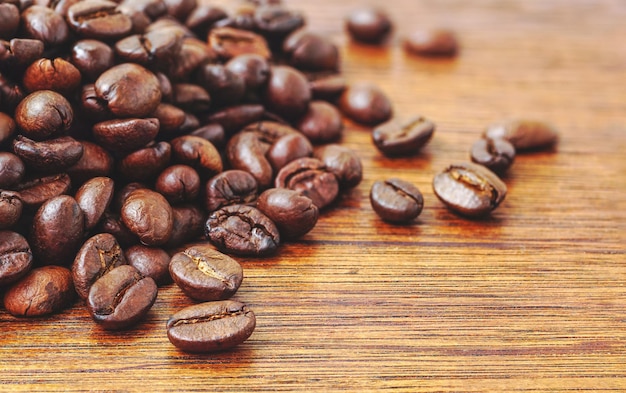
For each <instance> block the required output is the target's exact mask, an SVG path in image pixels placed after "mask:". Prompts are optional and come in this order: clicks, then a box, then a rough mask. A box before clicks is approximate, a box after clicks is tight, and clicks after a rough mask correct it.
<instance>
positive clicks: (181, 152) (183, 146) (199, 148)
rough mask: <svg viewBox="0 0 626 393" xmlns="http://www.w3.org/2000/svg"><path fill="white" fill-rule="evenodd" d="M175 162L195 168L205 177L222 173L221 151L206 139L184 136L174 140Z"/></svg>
mask: <svg viewBox="0 0 626 393" xmlns="http://www.w3.org/2000/svg"><path fill="white" fill-rule="evenodd" d="M170 143H171V145H172V156H173V159H174V161H176V162H179V163H181V164H185V165H189V166H191V167H193V168H195V169H196V170H197V171H198V172H199V173H200V174H201V175H203V176H213V175H215V174H216V173H219V172H221V171H222V168H223V167H222V158H221V156H220V153H219V151H218V150H217V149H216V148H215V146H213V144H212V143H211V142H209V141H207V140H206V139H202V138H200V137H197V136H192V135H184V136H180V137H178V138H175V139H172V141H171V142H170Z"/></svg>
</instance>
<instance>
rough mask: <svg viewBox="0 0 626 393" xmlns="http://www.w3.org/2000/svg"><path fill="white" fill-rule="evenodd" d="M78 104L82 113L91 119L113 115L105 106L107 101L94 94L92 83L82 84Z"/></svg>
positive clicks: (103, 118)
mask: <svg viewBox="0 0 626 393" xmlns="http://www.w3.org/2000/svg"><path fill="white" fill-rule="evenodd" d="M78 105H79V106H80V109H81V110H82V113H83V115H84V116H86V117H88V118H89V119H91V120H93V121H102V120H109V119H111V118H112V117H113V115H112V113H111V112H110V111H109V109H108V108H107V102H106V101H105V100H103V99H102V98H100V97H98V94H96V86H95V85H94V84H93V83H88V84H86V85H83V87H82V88H81V91H80V102H79V103H78Z"/></svg>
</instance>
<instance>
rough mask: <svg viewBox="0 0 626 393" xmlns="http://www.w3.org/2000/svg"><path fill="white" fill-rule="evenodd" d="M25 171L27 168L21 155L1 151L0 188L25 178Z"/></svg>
mask: <svg viewBox="0 0 626 393" xmlns="http://www.w3.org/2000/svg"><path fill="white" fill-rule="evenodd" d="M18 137H19V135H18ZM25 173H26V168H25V167H24V162H23V161H22V160H21V159H20V157H18V156H16V155H15V154H13V153H8V152H4V151H0V189H3V188H8V187H11V186H13V185H15V184H17V183H19V182H20V181H22V179H23V178H24V174H25Z"/></svg>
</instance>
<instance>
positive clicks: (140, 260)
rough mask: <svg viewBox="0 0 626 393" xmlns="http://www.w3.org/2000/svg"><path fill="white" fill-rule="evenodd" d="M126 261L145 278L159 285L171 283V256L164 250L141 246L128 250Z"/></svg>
mask: <svg viewBox="0 0 626 393" xmlns="http://www.w3.org/2000/svg"><path fill="white" fill-rule="evenodd" d="M125 255H126V260H127V261H128V264H129V265H131V266H133V267H134V268H135V269H137V270H138V271H139V273H141V274H142V275H143V276H145V277H150V278H152V279H153V280H154V282H155V283H156V284H157V285H162V284H168V283H170V282H171V281H172V280H171V277H170V272H169V265H170V259H171V258H170V255H169V254H168V253H167V252H166V251H165V250H163V249H162V248H156V247H148V246H144V245H141V244H137V245H134V246H132V247H130V248H129V249H127V250H126V252H125Z"/></svg>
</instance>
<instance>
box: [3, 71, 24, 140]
mask: <svg viewBox="0 0 626 393" xmlns="http://www.w3.org/2000/svg"><path fill="white" fill-rule="evenodd" d="M25 96H26V94H25V93H24V90H23V89H22V87H21V86H20V85H19V84H16V83H15V82H13V81H11V80H10V79H8V78H6V77H4V76H3V75H2V74H0V104H2V110H3V111H7V112H11V111H13V110H14V109H15V107H16V106H17V105H18V104H19V103H20V102H21V101H22V99H24V97H25ZM3 128H4V126H3ZM0 131H3V132H4V130H1V129H0ZM0 137H1V138H0V140H2V138H6V135H2V134H0Z"/></svg>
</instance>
